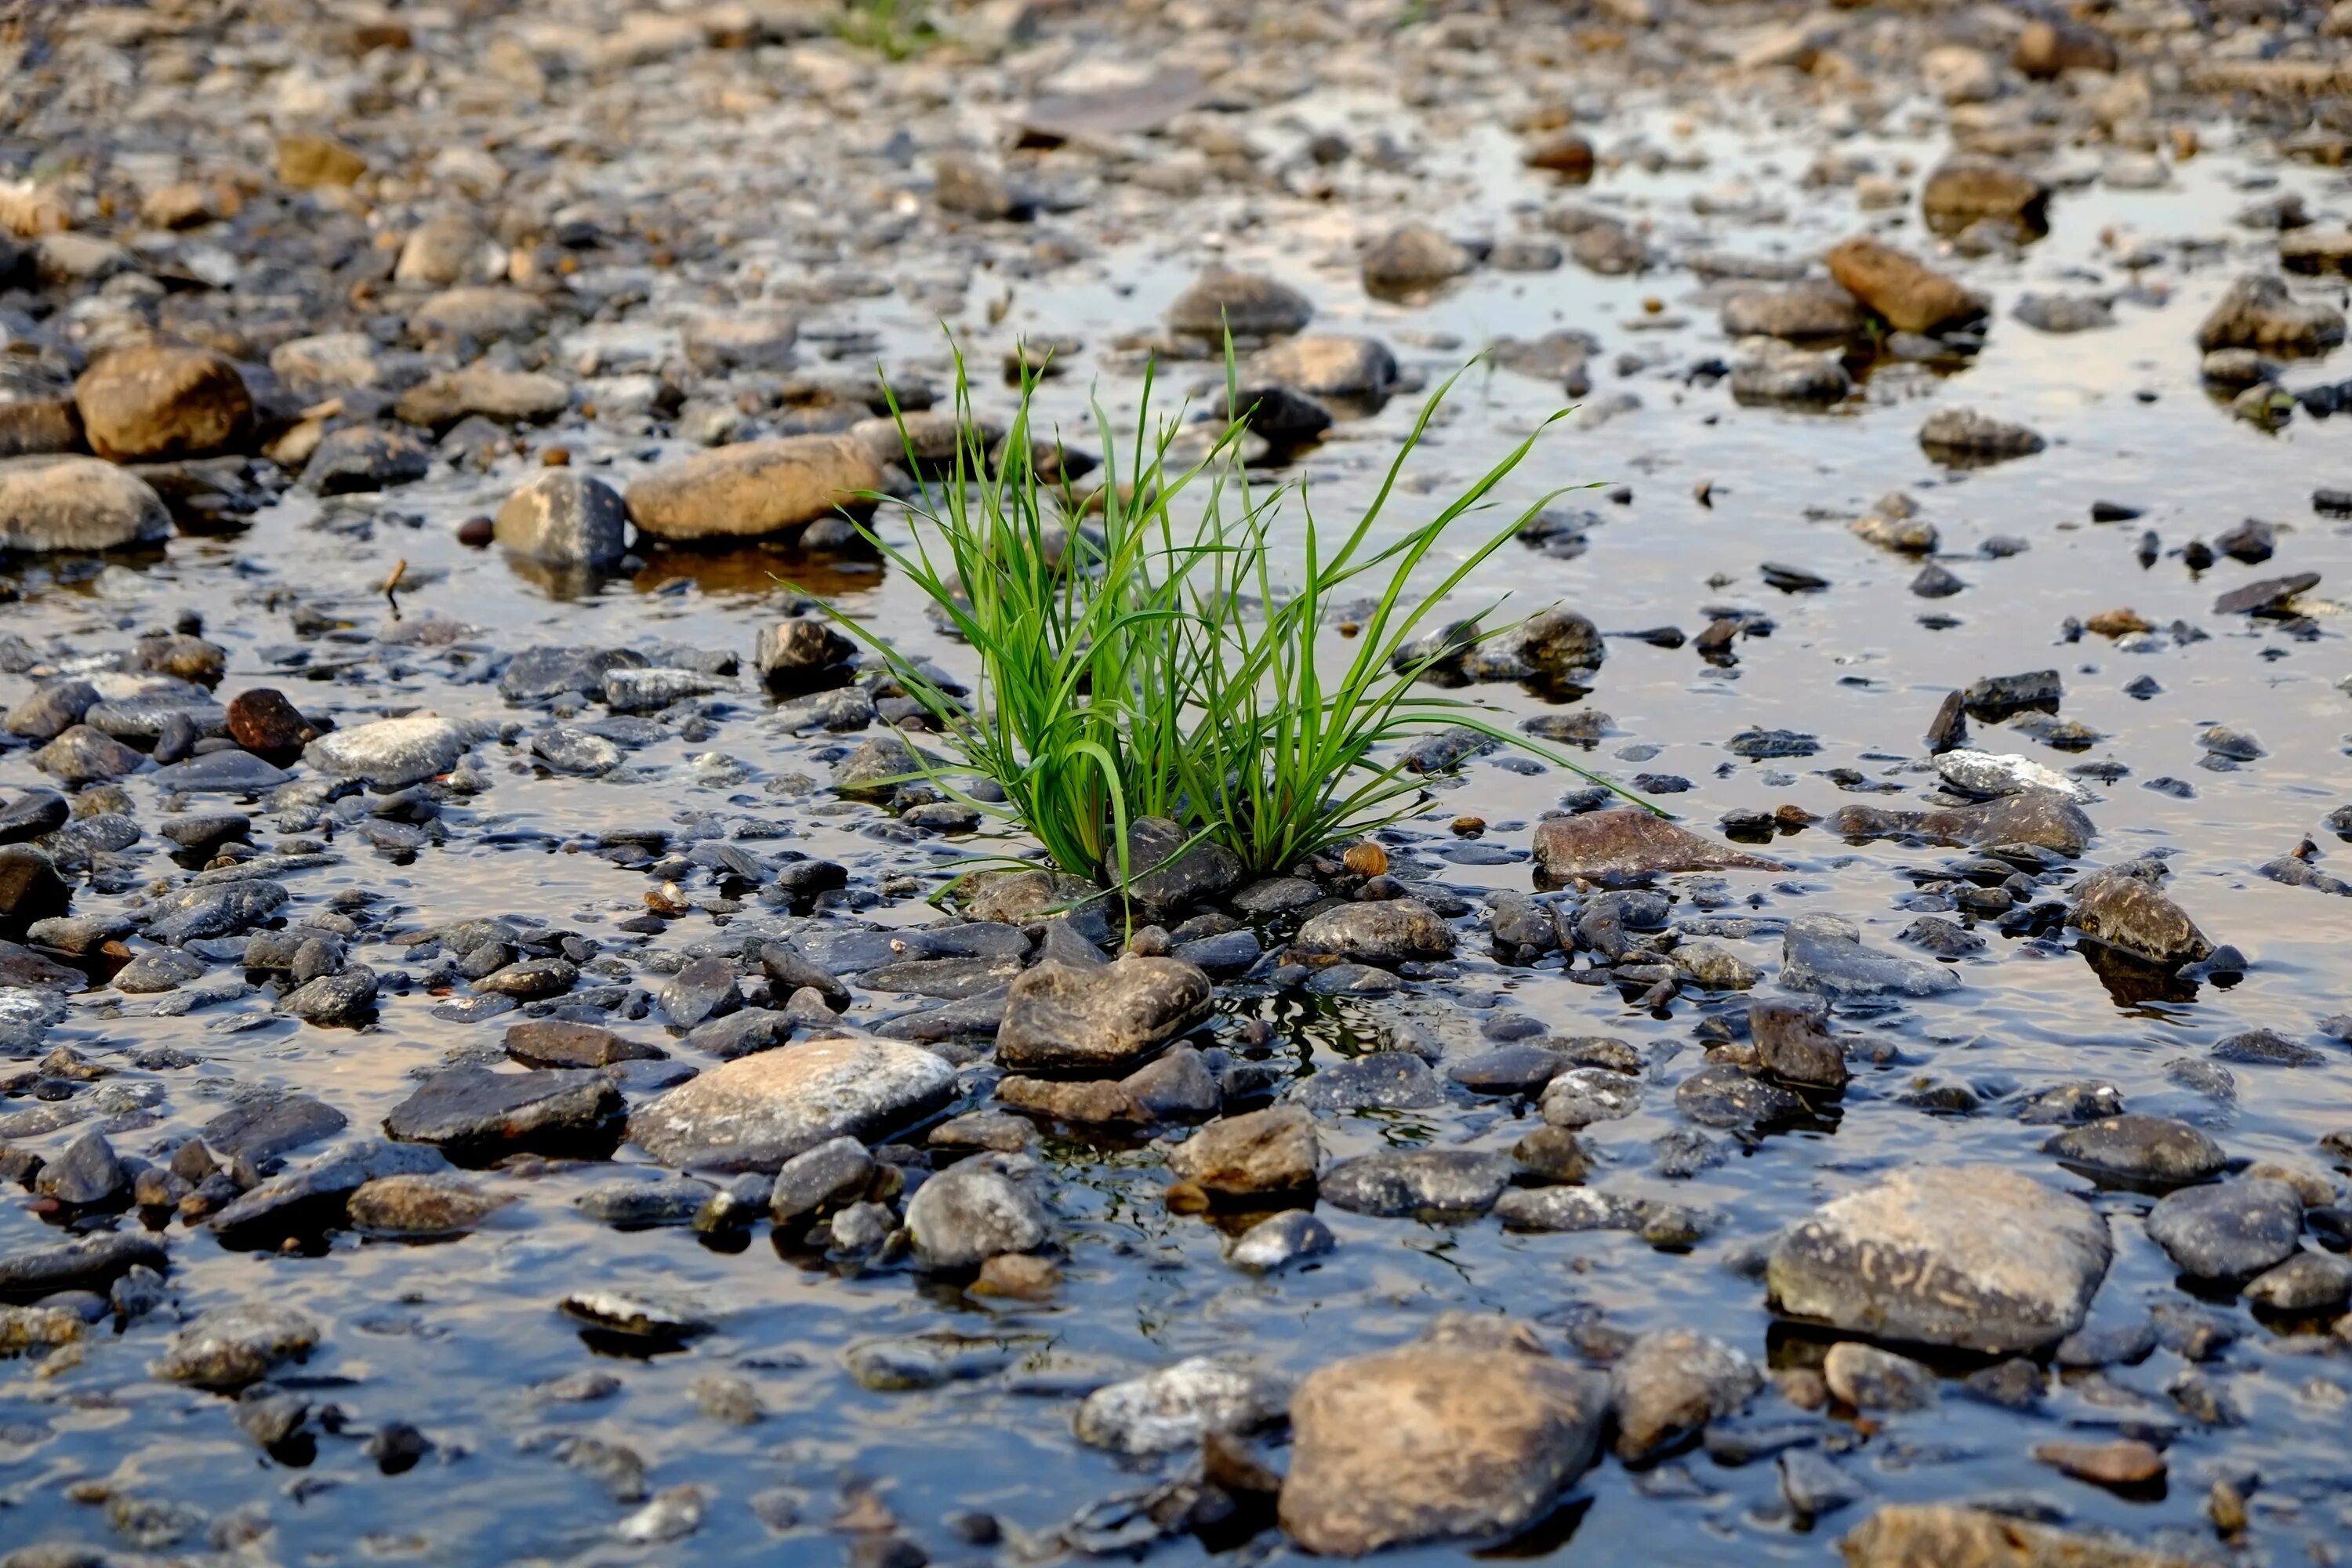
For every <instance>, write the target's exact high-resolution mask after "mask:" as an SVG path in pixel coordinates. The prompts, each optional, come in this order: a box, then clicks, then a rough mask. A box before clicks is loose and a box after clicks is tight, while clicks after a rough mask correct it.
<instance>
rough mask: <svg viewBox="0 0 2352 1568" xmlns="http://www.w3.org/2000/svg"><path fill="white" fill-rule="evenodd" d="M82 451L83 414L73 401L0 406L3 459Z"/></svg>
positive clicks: (46, 400) (37, 400)
mask: <svg viewBox="0 0 2352 1568" xmlns="http://www.w3.org/2000/svg"><path fill="white" fill-rule="evenodd" d="M80 449H81V410H80V409H79V408H76V407H75V406H74V404H73V399H71V398H70V397H25V398H19V399H17V400H16V402H14V403H0V458H29V457H43V456H47V455H48V454H50V453H54V452H76V451H79V450H80Z"/></svg>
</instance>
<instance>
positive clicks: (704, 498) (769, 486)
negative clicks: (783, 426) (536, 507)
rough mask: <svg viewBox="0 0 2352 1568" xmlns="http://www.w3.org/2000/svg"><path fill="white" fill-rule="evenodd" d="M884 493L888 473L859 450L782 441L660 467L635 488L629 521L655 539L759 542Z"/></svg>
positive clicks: (836, 442) (833, 440) (838, 441)
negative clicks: (743, 539)
mask: <svg viewBox="0 0 2352 1568" xmlns="http://www.w3.org/2000/svg"><path fill="white" fill-rule="evenodd" d="M882 488H883V473H882V469H881V468H880V467H879V466H877V464H876V462H875V461H874V458H872V457H871V456H870V455H868V453H867V452H866V447H864V446H863V445H861V444H860V443H858V442H856V441H853V440H849V439H847V438H845V437H838V436H778V437H771V438H770V439H767V440H764V441H743V442H739V443H737V444H736V445H734V446H731V447H718V448H716V449H714V450H712V451H708V452H699V453H697V454H696V455H694V456H693V457H690V458H682V459H680V460H679V461H677V462H675V463H669V464H666V465H664V466H663V467H661V468H656V469H655V470H654V471H653V472H651V473H649V474H647V475H646V476H645V477H644V478H643V479H638V480H637V481H636V482H635V484H632V485H631V486H630V487H629V490H628V500H629V516H630V519H631V520H632V521H635V523H636V525H637V528H638V530H639V531H641V532H644V533H647V534H650V535H652V536H653V537H654V538H656V539H664V540H694V539H739V538H758V537H760V536H761V535H764V534H771V533H781V532H783V531H786V530H788V529H794V528H799V527H801V526H803V524H806V523H811V522H814V521H816V520H817V519H818V518H821V517H826V516H829V515H831V514H832V513H833V512H835V511H836V510H842V509H844V508H846V509H849V510H853V511H854V510H860V509H862V508H863V507H865V506H866V505H869V504H870V502H867V501H866V500H863V499H862V498H863V497H864V496H865V495H866V494H867V493H870V492H874V491H878V490H880V489H882Z"/></svg>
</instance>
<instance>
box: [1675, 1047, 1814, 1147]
mask: <svg viewBox="0 0 2352 1568" xmlns="http://www.w3.org/2000/svg"><path fill="white" fill-rule="evenodd" d="M1675 1108H1676V1109H1677V1110H1680V1111H1681V1112H1682V1113H1683V1114H1684V1115H1685V1116H1687V1117H1689V1118H1690V1119H1691V1120H1692V1121H1696V1122H1697V1123H1699V1124H1700V1125H1701V1126H1703V1127H1730V1128H1738V1129H1739V1130H1741V1131H1753V1130H1755V1129H1757V1128H1759V1127H1766V1126H1769V1125H1771V1124H1773V1123H1775V1122H1782V1121H1793V1120H1795V1119H1796V1118H1798V1117H1801V1116H1802V1115H1804V1114H1805V1102H1804V1101H1803V1100H1801V1099H1799V1098H1798V1097H1797V1096H1796V1095H1794V1094H1792V1093H1790V1091H1789V1090H1787V1089H1782V1088H1781V1087H1780V1085H1779V1084H1776V1083H1774V1082H1772V1081H1771V1080H1769V1079H1761V1078H1751V1077H1750V1076H1748V1074H1747V1073H1744V1072H1742V1071H1740V1070H1739V1068H1736V1067H1732V1066H1730V1065H1728V1064H1717V1065H1716V1066H1713V1067H1706V1068H1700V1069H1699V1070H1698V1071H1696V1072H1695V1073H1693V1074H1691V1076H1690V1077H1688V1078H1686V1079H1683V1081H1682V1082H1681V1083H1680V1084H1678V1085H1676V1086H1675Z"/></svg>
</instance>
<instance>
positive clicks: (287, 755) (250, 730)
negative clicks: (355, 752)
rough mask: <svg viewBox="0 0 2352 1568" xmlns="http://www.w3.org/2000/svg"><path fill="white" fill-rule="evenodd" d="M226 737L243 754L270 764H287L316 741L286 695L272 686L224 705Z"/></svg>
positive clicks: (251, 691)
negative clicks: (244, 752) (264, 760)
mask: <svg viewBox="0 0 2352 1568" xmlns="http://www.w3.org/2000/svg"><path fill="white" fill-rule="evenodd" d="M228 736H229V739H230V740H232V741H235V742H236V743H237V744H238V745H240V746H243V747H244V748H245V749H246V750H247V751H248V752H255V753H257V754H258V755H260V756H264V757H268V758H269V759H270V760H272V761H273V762H275V761H279V760H280V759H284V760H286V761H291V760H292V759H293V758H294V757H295V756H297V755H299V754H300V752H301V750H302V748H303V747H304V746H306V745H308V744H309V743H310V742H311V741H313V740H315V739H317V738H318V731H317V730H315V729H313V728H312V727H311V724H310V721H309V720H307V719H305V718H303V717H302V715H301V712H300V711H299V710H298V709H296V707H295V706H294V704H293V703H291V702H289V701H288V700H286V694H285V693H284V692H282V691H280V690H278V689H277V688H276V687H274V686H257V687H255V688H254V689H252V690H250V691H241V692H239V693H237V695H236V697H235V698H234V699H232V700H230V702H229V705H228Z"/></svg>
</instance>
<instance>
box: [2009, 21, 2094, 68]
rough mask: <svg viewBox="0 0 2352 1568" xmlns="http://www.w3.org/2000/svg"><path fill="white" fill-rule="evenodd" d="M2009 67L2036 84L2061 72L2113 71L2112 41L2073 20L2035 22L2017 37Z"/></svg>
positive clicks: (2011, 52) (2090, 27)
mask: <svg viewBox="0 0 2352 1568" xmlns="http://www.w3.org/2000/svg"><path fill="white" fill-rule="evenodd" d="M2009 62H2010V64H2011V65H2013V66H2015V67H2016V68H2018V70H2019V72H2020V73H2021V74H2022V75H2025V76H2030V77H2032V78H2033V79H2035V80H2037V81H2046V80H2048V79H2050V78H2052V77H2054V76H2057V75H2058V74H2060V73H2061V72H2063V71H2111V70H2113V69H2115V68H2116V45H2115V40H2114V39H2112V38H2110V37H2107V36H2106V35H2105V33H2102V32H2100V31H2099V30H2098V29H2097V28H2096V27H2093V26H2089V25H2087V24H2085V23H2082V22H2077V21H2074V20H2073V19H2072V18H2066V19H2063V20H2059V21H2034V22H2029V23H2027V24H2026V25H2025V29H2024V30H2023V31H2022V32H2021V33H2019V34H2018V35H2017V44H2016V47H2013V48H2012V49H2011V50H2010V55H2009Z"/></svg>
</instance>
